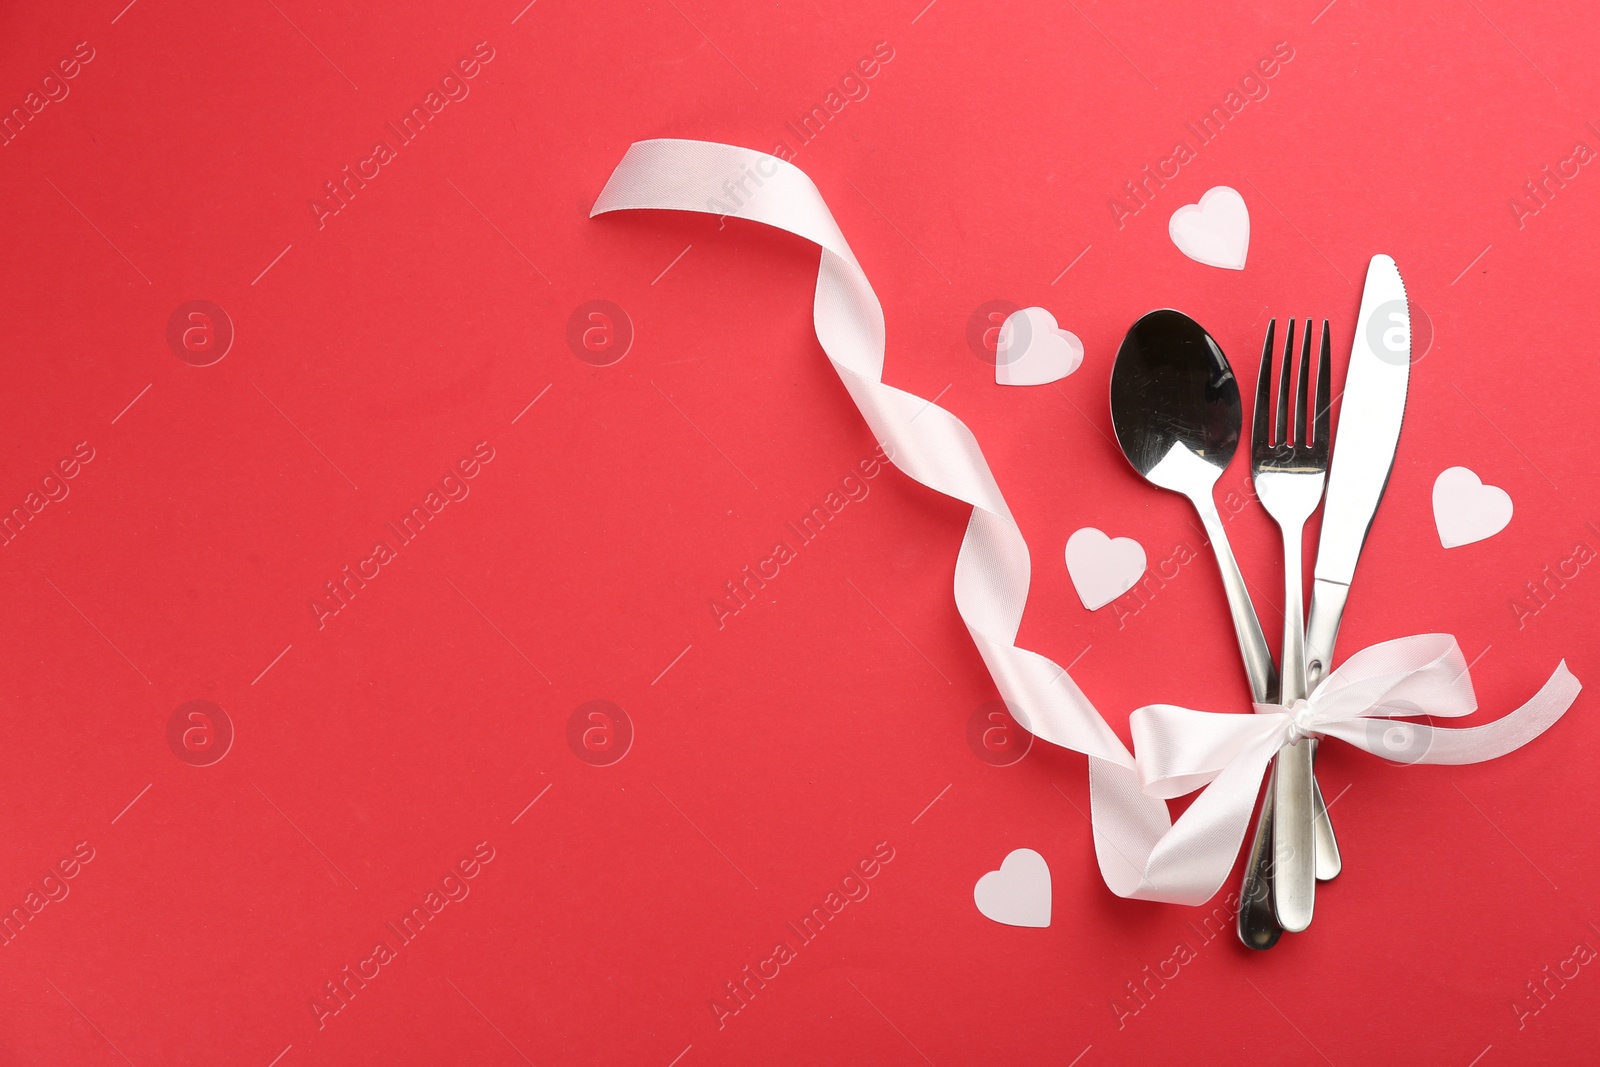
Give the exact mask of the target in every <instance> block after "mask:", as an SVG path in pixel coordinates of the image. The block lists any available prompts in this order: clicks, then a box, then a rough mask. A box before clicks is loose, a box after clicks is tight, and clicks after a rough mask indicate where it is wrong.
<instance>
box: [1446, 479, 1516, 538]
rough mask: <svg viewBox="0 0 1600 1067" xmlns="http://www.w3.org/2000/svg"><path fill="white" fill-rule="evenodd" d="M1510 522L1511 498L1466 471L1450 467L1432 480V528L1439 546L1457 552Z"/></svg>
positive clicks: (1494, 532) (1495, 532) (1491, 535)
mask: <svg viewBox="0 0 1600 1067" xmlns="http://www.w3.org/2000/svg"><path fill="white" fill-rule="evenodd" d="M1510 521H1511V494H1509V493H1507V492H1506V491H1505V490H1504V489H1501V488H1500V487H1499V486H1497V485H1484V484H1483V482H1482V481H1481V480H1480V479H1479V478H1478V476H1477V475H1476V474H1474V473H1473V472H1472V471H1471V470H1469V469H1467V468H1466V467H1451V468H1449V469H1447V470H1444V471H1441V472H1440V474H1439V477H1437V478H1435V479H1434V480H1433V524H1434V525H1435V526H1436V527H1438V529H1439V543H1440V544H1442V545H1444V547H1446V548H1460V547H1461V546H1462V545H1470V544H1472V543H1473V542H1474V541H1482V540H1483V539H1485V538H1487V537H1493V536H1494V535H1495V534H1497V533H1499V532H1500V531H1501V530H1504V529H1505V528H1506V524H1507V523H1509V522H1510Z"/></svg>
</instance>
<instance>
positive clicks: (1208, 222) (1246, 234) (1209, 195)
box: [1167, 185, 1250, 270]
mask: <svg viewBox="0 0 1600 1067" xmlns="http://www.w3.org/2000/svg"><path fill="white" fill-rule="evenodd" d="M1167 233H1168V234H1169V235H1170V236H1171V237H1172V243H1173V244H1175V245H1177V246H1178V251H1180V252H1182V253H1183V254H1184V255H1186V256H1188V257H1189V258H1190V259H1192V260H1194V261H1195V262H1196V263H1204V264H1205V265H1206V266H1208V267H1225V268H1227V269H1228V270H1244V260H1245V255H1246V254H1247V253H1248V252H1249V251H1250V209H1249V208H1248V207H1246V206H1245V202H1244V197H1242V196H1240V195H1239V193H1238V191H1237V190H1235V189H1230V188H1229V187H1228V186H1226V185H1218V186H1216V187H1215V188H1212V189H1207V190H1206V194H1205V195H1204V196H1202V197H1201V198H1200V202H1199V203H1198V204H1185V205H1183V206H1182V207H1180V208H1179V209H1178V210H1177V211H1174V212H1173V213H1172V220H1171V221H1170V222H1168V223H1167Z"/></svg>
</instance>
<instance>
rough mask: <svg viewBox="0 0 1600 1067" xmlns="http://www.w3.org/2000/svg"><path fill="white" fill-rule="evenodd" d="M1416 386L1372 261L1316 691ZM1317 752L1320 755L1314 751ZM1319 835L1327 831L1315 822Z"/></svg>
mask: <svg viewBox="0 0 1600 1067" xmlns="http://www.w3.org/2000/svg"><path fill="white" fill-rule="evenodd" d="M1410 382H1411V309H1410V307H1409V305H1408V304H1407V303H1406V287H1405V283H1404V282H1403V281H1401V280H1400V269H1399V268H1398V267H1396V266H1395V262H1394V260H1393V259H1391V258H1389V257H1388V256H1382V255H1379V256H1373V257H1372V262H1370V263H1369V264H1367V283H1366V287H1365V288H1364V289H1363V290H1362V293H1361V313H1360V315H1359V316H1358V317H1357V319H1356V336H1355V342H1354V344H1353V345H1352V346H1351V349H1350V367H1349V369H1348V370H1347V371H1346V372H1345V382H1344V399H1343V402H1342V404H1341V406H1340V408H1339V429H1338V431H1337V432H1336V433H1335V434H1334V437H1333V462H1332V467H1331V469H1330V471H1329V473H1328V492H1327V496H1326V497H1325V499H1324V501H1323V505H1322V534H1321V537H1320V539H1319V540H1318V542H1317V566H1316V570H1315V572H1314V580H1313V582H1312V585H1311V611H1310V618H1309V619H1308V620H1307V622H1306V686H1307V691H1308V692H1309V691H1310V689H1312V688H1314V687H1315V686H1316V685H1317V683H1318V682H1320V681H1322V679H1323V678H1324V677H1325V676H1326V675H1327V673H1328V669H1329V667H1330V666H1331V665H1332V662H1333V643H1334V640H1335V639H1336V638H1337V637H1338V635H1339V620H1340V618H1341V617H1342V616H1343V614H1344V605H1345V600H1346V599H1347V598H1348V597H1349V595H1350V581H1351V579H1352V578H1354V577H1355V572H1356V559H1357V558H1358V557H1359V556H1360V555H1361V547H1362V545H1364V544H1365V543H1366V540H1367V532H1368V531H1369V530H1370V529H1371V528H1372V518H1373V515H1374V514H1376V512H1377V510H1378V502H1379V501H1380V500H1382V499H1383V491H1384V489H1385V488H1387V487H1388V484H1389V472H1390V470H1391V469H1392V468H1393V466H1394V454H1395V447H1396V446H1397V445H1398V444H1399V441H1400V423H1401V422H1402V421H1403V420H1404V418H1405V413H1406V390H1407V387H1408V386H1409V385H1410ZM1313 751H1315V750H1314V749H1313ZM1316 825H1317V828H1318V830H1321V829H1322V828H1323V827H1326V826H1327V820H1326V819H1318V820H1317V822H1316ZM1316 844H1317V860H1318V863H1317V877H1318V878H1319V879H1322V880H1327V879H1329V878H1332V877H1334V876H1335V875H1337V874H1338V873H1339V870H1340V868H1341V866H1342V864H1341V861H1340V859H1339V853H1338V846H1337V845H1335V844H1334V843H1333V842H1332V840H1331V838H1330V839H1329V840H1328V841H1326V842H1324V841H1323V840H1321V839H1320V837H1319V839H1318V840H1317V843H1316Z"/></svg>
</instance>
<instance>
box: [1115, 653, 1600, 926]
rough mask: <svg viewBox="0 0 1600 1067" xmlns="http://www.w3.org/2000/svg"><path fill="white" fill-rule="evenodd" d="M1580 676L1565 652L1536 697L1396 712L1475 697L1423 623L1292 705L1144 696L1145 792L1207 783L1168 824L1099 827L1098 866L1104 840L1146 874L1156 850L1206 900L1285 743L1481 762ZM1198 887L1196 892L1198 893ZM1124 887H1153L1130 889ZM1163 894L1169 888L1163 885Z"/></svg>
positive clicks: (1515, 742)
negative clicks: (1244, 708)
mask: <svg viewBox="0 0 1600 1067" xmlns="http://www.w3.org/2000/svg"><path fill="white" fill-rule="evenodd" d="M1580 688H1581V687H1580V685H1579V683H1578V680H1577V679H1576V678H1575V677H1573V675H1572V673H1571V672H1570V671H1568V670H1567V665H1566V661H1564V660H1563V661H1562V662H1561V664H1560V665H1559V666H1557V667H1556V669H1555V672H1554V673H1553V674H1551V676H1550V678H1549V680H1547V681H1546V682H1545V684H1544V686H1543V687H1542V688H1541V689H1540V690H1539V692H1538V693H1536V694H1535V695H1534V697H1533V699H1532V700H1529V701H1528V702H1527V703H1526V704H1524V705H1523V706H1522V707H1520V708H1518V709H1517V710H1516V711H1513V712H1511V713H1510V714H1509V715H1506V716H1504V717H1502V718H1499V719H1496V720H1495V721H1493V722H1491V723H1487V724H1485V725H1483V726H1476V727H1469V728H1463V729H1455V728H1446V727H1437V726H1429V725H1424V724H1420V723H1409V722H1398V721H1396V720H1397V719H1399V718H1402V717H1406V716H1418V715H1427V716H1432V717H1435V718H1459V717H1460V716H1463V715H1468V714H1471V713H1472V712H1473V711H1476V710H1477V707H1478V701H1477V698H1476V697H1475V696H1474V695H1473V691H1472V679H1471V678H1470V677H1469V676H1468V673H1467V663H1466V659H1465V657H1464V656H1462V654H1461V648H1460V646H1459V645H1457V644H1456V641H1455V638H1453V637H1451V636H1449V635H1448V634H1421V635H1418V636H1415V637H1403V638H1400V639H1398V640H1394V641H1385V642H1383V643H1382V644H1377V645H1373V646H1371V647H1370V648H1366V649H1363V650H1362V651H1360V652H1357V653H1356V654H1355V655H1353V656H1351V657H1350V658H1349V659H1347V660H1346V661H1345V662H1344V663H1343V664H1342V665H1341V666H1340V667H1339V668H1338V669H1337V670H1335V671H1334V672H1333V673H1332V674H1330V675H1328V677H1327V678H1325V679H1324V680H1323V681H1322V683H1321V684H1320V685H1318V686H1317V688H1316V689H1315V690H1314V691H1313V692H1312V694H1311V695H1310V696H1309V697H1308V698H1306V699H1305V700H1302V701H1297V702H1296V703H1295V704H1294V705H1293V706H1292V707H1284V706H1283V705H1281V704H1257V705H1256V706H1255V707H1256V714H1255V715H1235V714H1218V713H1214V712H1206V711H1195V710H1192V709H1190V708H1182V707H1176V706H1174V705H1171V704H1152V705H1149V706H1147V707H1143V708H1140V709H1139V710H1137V711H1135V712H1134V713H1133V715H1132V717H1131V719H1130V726H1131V728H1132V732H1133V741H1134V753H1135V765H1136V767H1137V769H1138V772H1139V784H1140V787H1141V789H1142V790H1143V792H1144V794H1145V795H1146V796H1147V797H1153V798H1157V799H1159V800H1167V799H1170V798H1172V797H1177V796H1182V795H1184V794H1186V793H1191V792H1193V791H1194V790H1196V789H1202V788H1203V790H1204V791H1203V792H1202V793H1201V794H1200V796H1199V797H1198V798H1196V800H1195V802H1194V803H1193V804H1192V805H1190V807H1189V810H1188V811H1186V812H1184V814H1183V816H1182V817H1181V818H1179V819H1178V821H1177V822H1176V823H1175V824H1173V825H1172V826H1171V828H1170V829H1169V830H1165V831H1163V832H1158V833H1156V834H1155V835H1154V836H1153V837H1152V835H1150V834H1148V833H1147V834H1145V835H1142V838H1141V836H1138V835H1129V836H1126V837H1125V838H1124V839H1123V840H1122V841H1116V840H1111V839H1109V838H1108V839H1105V840H1102V837H1103V835H1102V834H1101V833H1100V831H1099V828H1098V827H1097V828H1096V845H1097V848H1099V849H1100V851H1101V852H1102V855H1101V866H1102V869H1104V868H1105V866H1106V859H1107V857H1106V856H1105V855H1104V847H1103V846H1107V845H1109V846H1110V847H1111V849H1112V850H1113V851H1114V852H1116V853H1117V854H1118V855H1119V856H1120V858H1121V859H1122V861H1124V862H1126V863H1129V864H1132V862H1133V856H1135V855H1141V854H1142V855H1143V856H1144V857H1145V862H1143V863H1140V864H1137V866H1138V867H1140V868H1143V871H1142V872H1141V873H1144V874H1146V875H1148V874H1149V873H1150V870H1151V868H1152V867H1154V866H1156V864H1157V861H1158V860H1159V861H1161V863H1162V864H1163V865H1166V866H1168V867H1169V873H1170V869H1171V868H1177V869H1181V870H1184V871H1186V875H1187V877H1185V878H1184V879H1183V880H1184V881H1185V882H1187V883H1188V884H1189V886H1190V887H1191V888H1192V890H1193V892H1192V893H1185V894H1184V896H1186V897H1190V898H1191V899H1190V900H1189V901H1188V902H1192V903H1200V902H1203V901H1204V900H1205V899H1208V898H1209V897H1210V896H1211V895H1212V894H1214V893H1215V892H1216V890H1217V889H1218V888H1220V886H1221V884H1222V882H1223V880H1224V879H1225V878H1226V877H1227V875H1228V871H1229V869H1230V868H1231V867H1232V865H1233V860H1234V857H1235V856H1236V855H1237V854H1238V851H1239V845H1240V843H1241V842H1242V841H1243V839H1244V833H1245V829H1246V827H1247V825H1248V823H1249V821H1250V815H1251V812H1252V810H1253V809H1254V807H1255V802H1256V796H1257V794H1258V793H1259V791H1260V788H1261V780H1262V778H1263V777H1264V776H1265V774H1266V769H1267V765H1268V764H1269V763H1271V761H1272V757H1273V755H1274V754H1276V753H1277V751H1278V749H1279V748H1280V747H1281V746H1282V745H1283V744H1284V743H1286V742H1290V741H1298V740H1299V739H1301V738H1304V737H1330V738H1337V739H1339V740H1340V741H1344V742H1346V743H1347V744H1351V745H1354V746H1355V747H1357V748H1359V749H1361V750H1363V751H1365V752H1370V753H1372V754H1373V755H1375V756H1384V757H1387V758H1390V759H1392V760H1394V761H1396V762H1402V763H1443V764H1463V763H1482V762H1484V761H1486V760H1492V759H1496V758H1498V757H1500V756H1503V755H1505V754H1506V753H1508V752H1512V751H1515V750H1516V749H1518V748H1521V747H1522V746H1523V745H1525V744H1527V743H1528V742H1529V741H1531V740H1533V739H1534V738H1535V737H1538V736H1539V735H1540V734H1542V733H1544V731H1545V730H1547V729H1549V728H1550V726H1551V725H1552V724H1553V723H1554V722H1555V721H1556V720H1557V719H1559V718H1561V716H1562V714H1564V713H1565V712H1566V710H1567V708H1568V707H1570V706H1571V705H1572V701H1573V700H1574V699H1575V698H1576V697H1577V695H1578V691H1579V689H1580ZM1152 829H1156V830H1158V831H1159V830H1160V828H1159V827H1153V828H1152ZM1141 881H1146V882H1148V881H1150V879H1149V878H1148V877H1146V878H1143V879H1141ZM1208 887H1209V888H1208ZM1113 888H1116V886H1113ZM1168 888H1169V889H1170V888H1171V887H1170V886H1169V887H1168ZM1119 892H1120V890H1119ZM1197 894H1203V895H1200V896H1199V899H1193V896H1194V895H1197ZM1123 895H1126V896H1145V895H1154V894H1146V893H1142V892H1138V891H1137V890H1136V891H1134V892H1131V893H1124V894H1123ZM1159 899H1164V900H1171V899H1174V898H1173V896H1172V894H1171V893H1170V892H1163V893H1162V894H1161V895H1160V897H1159Z"/></svg>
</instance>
